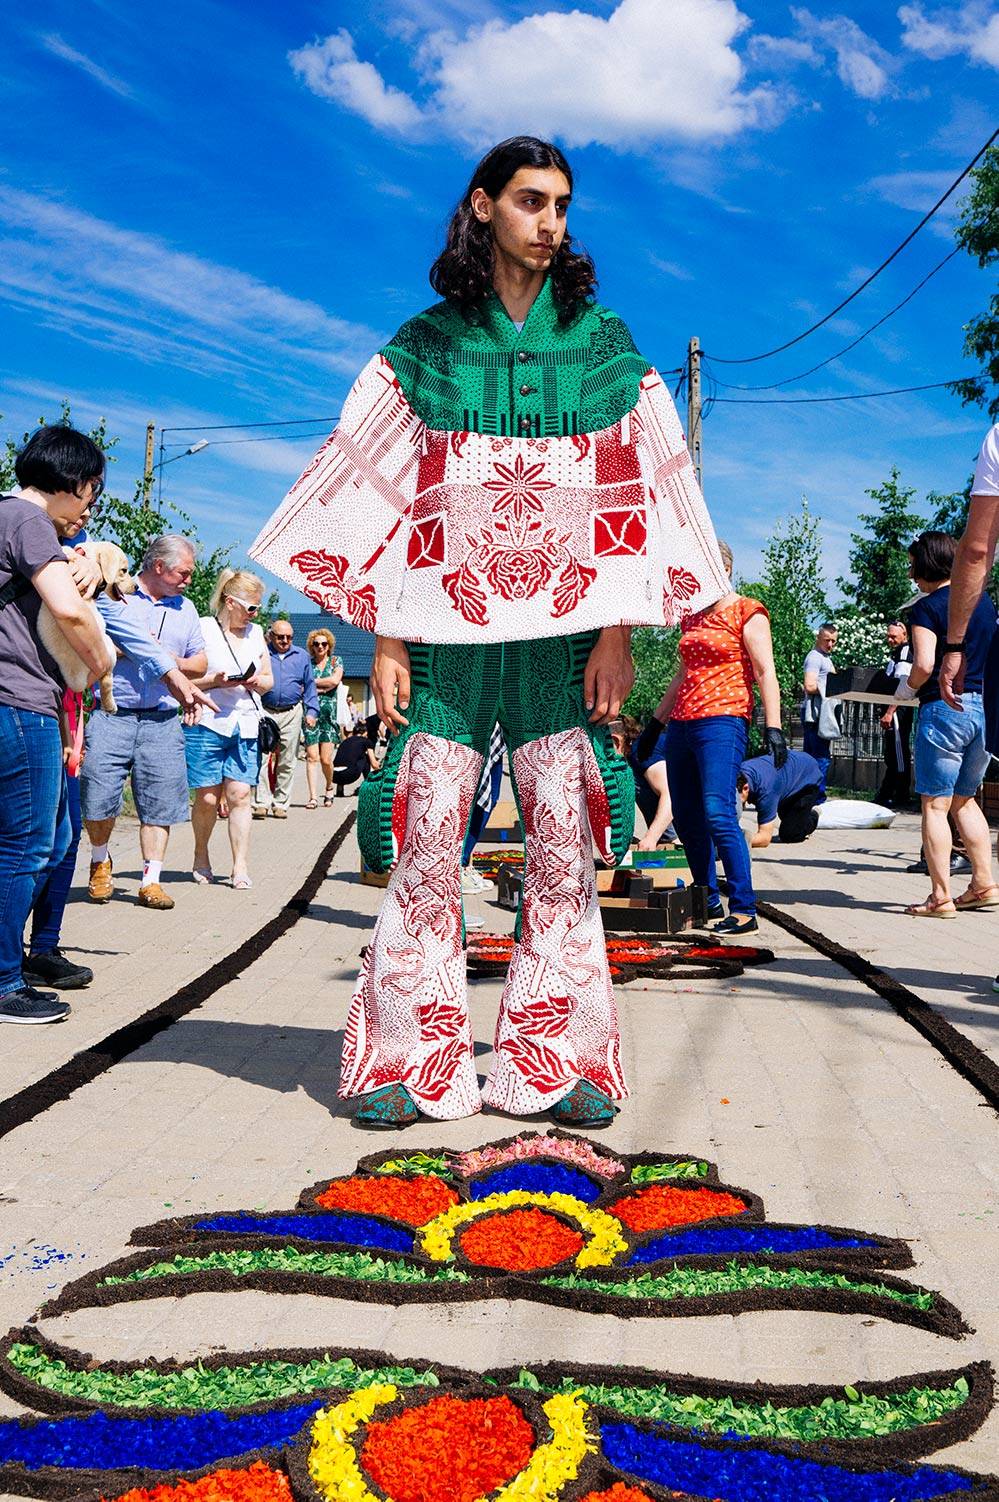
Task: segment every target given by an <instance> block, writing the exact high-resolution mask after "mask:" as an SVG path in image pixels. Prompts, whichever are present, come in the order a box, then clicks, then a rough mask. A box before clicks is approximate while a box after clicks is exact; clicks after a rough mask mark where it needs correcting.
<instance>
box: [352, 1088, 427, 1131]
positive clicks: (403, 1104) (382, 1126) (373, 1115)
mask: <svg viewBox="0 0 999 1502" xmlns="http://www.w3.org/2000/svg"><path fill="white" fill-rule="evenodd" d="M419 1119H420V1113H419V1111H418V1110H417V1108H416V1106H415V1104H414V1102H413V1097H412V1096H411V1095H410V1093H409V1091H408V1090H407V1089H406V1087H405V1085H398V1084H397V1085H383V1086H382V1087H381V1089H380V1090H372V1091H371V1092H370V1094H368V1095H365V1096H362V1098H361V1104H360V1106H359V1107H358V1109H357V1111H356V1112H355V1113H354V1120H355V1121H356V1122H357V1125H358V1126H360V1127H373V1128H374V1129H375V1130H376V1131H378V1130H381V1131H394V1130H395V1129H396V1128H397V1127H407V1126H412V1125H413V1123H414V1122H415V1121H419Z"/></svg>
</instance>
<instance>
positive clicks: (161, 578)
mask: <svg viewBox="0 0 999 1502" xmlns="http://www.w3.org/2000/svg"><path fill="white" fill-rule="evenodd" d="M193 574H194V554H193V553H182V554H181V555H180V560H179V562H177V563H172V564H166V563H164V562H163V560H162V558H157V560H156V562H155V563H154V564H153V579H154V581H155V588H156V591H157V593H158V594H159V595H160V596H161V597H168V596H170V595H182V594H183V593H184V591H185V589H186V588H187V586H188V585H189V584H190V582H191V578H192V576H193Z"/></svg>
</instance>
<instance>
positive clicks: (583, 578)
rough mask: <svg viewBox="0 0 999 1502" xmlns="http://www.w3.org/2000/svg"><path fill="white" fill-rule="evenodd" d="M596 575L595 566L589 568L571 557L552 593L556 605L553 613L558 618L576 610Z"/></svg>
mask: <svg viewBox="0 0 999 1502" xmlns="http://www.w3.org/2000/svg"><path fill="white" fill-rule="evenodd" d="M596 577H597V571H596V569H595V568H587V566H586V564H585V563H580V562H579V561H578V560H577V559H576V558H573V557H571V556H570V557H569V562H568V563H567V564H566V566H565V568H564V569H563V570H562V572H561V574H560V575H559V580H558V584H557V585H556V586H555V592H554V594H553V595H552V603H553V605H554V607H555V608H554V609H553V610H552V615H553V616H554V617H555V619H556V620H558V619H559V618H560V617H561V616H563V615H568V614H569V611H570V610H575V608H576V606H577V605H578V604H579V602H580V600H582V599H583V598H584V596H585V594H586V591H587V590H588V589H589V587H590V585H591V584H592V583H593V581H594V579H595V578H596Z"/></svg>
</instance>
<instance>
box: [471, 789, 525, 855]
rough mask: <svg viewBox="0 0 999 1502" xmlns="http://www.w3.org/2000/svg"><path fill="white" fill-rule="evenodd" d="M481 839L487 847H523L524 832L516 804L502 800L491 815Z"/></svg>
mask: <svg viewBox="0 0 999 1502" xmlns="http://www.w3.org/2000/svg"><path fill="white" fill-rule="evenodd" d="M480 839H481V840H483V841H484V842H485V843H486V844H487V845H488V844H493V845H510V844H513V845H522V844H523V843H524V830H523V827H522V826H521V822H520V814H519V813H518V812H517V805H516V803H510V802H509V801H504V800H501V801H500V802H499V803H497V804H496V806H495V807H494V809H493V811H492V813H491V814H490V815H489V820H488V823H487V824H486V827H485V829H484V830H483V831H482V834H481V836H480Z"/></svg>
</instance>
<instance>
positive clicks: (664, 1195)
mask: <svg viewBox="0 0 999 1502" xmlns="http://www.w3.org/2000/svg"><path fill="white" fill-rule="evenodd" d="M610 1210H611V1213H612V1214H613V1215H616V1216H617V1218H618V1220H620V1221H623V1222H624V1224H625V1225H626V1226H627V1227H628V1230H629V1231H660V1230H663V1229H665V1228H666V1227H668V1226H688V1225H691V1224H692V1223H693V1222H694V1221H697V1220H715V1219H717V1218H718V1217H719V1216H721V1215H744V1214H745V1211H746V1206H745V1205H744V1203H743V1202H742V1200H740V1199H736V1197H735V1195H734V1194H726V1193H725V1192H724V1191H722V1190H719V1189H676V1188H674V1187H673V1185H671V1184H650V1185H649V1186H648V1188H646V1189H640V1190H639V1191H638V1193H637V1194H630V1195H628V1196H627V1197H626V1198H624V1199H619V1200H618V1201H617V1203H616V1204H614V1205H611V1206H610Z"/></svg>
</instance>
